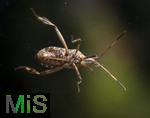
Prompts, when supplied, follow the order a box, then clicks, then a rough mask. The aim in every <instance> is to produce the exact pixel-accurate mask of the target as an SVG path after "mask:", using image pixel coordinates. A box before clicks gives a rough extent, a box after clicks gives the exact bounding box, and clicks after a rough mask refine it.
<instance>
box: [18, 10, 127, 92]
mask: <svg viewBox="0 0 150 118" xmlns="http://www.w3.org/2000/svg"><path fill="white" fill-rule="evenodd" d="M31 10H32V12H33V14H34V15H35V17H36V18H37V19H38V20H39V21H41V22H42V23H44V24H46V25H49V26H51V27H53V28H54V30H55V31H56V33H57V36H58V38H59V40H60V41H61V43H62V45H63V46H64V48H61V47H55V46H50V47H47V48H43V49H41V50H40V51H39V52H38V53H37V59H38V61H39V62H40V64H41V65H43V66H45V68H46V70H44V71H40V72H39V71H38V70H36V69H34V68H30V67H27V66H19V67H17V68H15V69H16V70H20V69H23V70H26V71H27V72H28V73H31V74H35V75H47V74H51V73H54V72H57V71H60V70H62V69H64V68H68V69H74V70H75V72H76V74H77V76H78V80H77V88H78V92H80V87H79V85H80V84H81V82H82V77H81V75H80V72H79V70H78V67H86V68H88V69H90V70H93V69H92V68H91V67H90V66H89V64H94V65H95V66H96V67H101V68H102V69H103V70H104V71H105V72H107V73H108V74H109V75H110V76H111V77H112V78H113V79H114V80H115V81H116V82H118V83H119V85H120V86H121V87H122V88H123V89H124V90H126V88H125V87H124V85H123V84H122V83H121V82H120V81H119V80H117V79H116V78H115V77H114V75H112V74H111V73H110V72H109V71H108V70H107V69H106V68H105V67H104V66H103V65H102V64H100V63H99V62H98V61H97V60H98V59H100V58H102V57H103V55H104V54H105V53H106V52H107V51H108V50H109V49H110V48H111V47H113V46H114V44H115V43H116V42H117V41H118V40H119V39H120V38H121V37H122V36H123V35H124V34H125V31H124V32H123V33H121V34H120V35H119V36H118V37H117V38H116V40H115V41H114V42H112V44H111V45H109V46H108V47H107V48H106V49H105V50H104V51H103V52H102V53H101V55H100V56H97V55H94V56H85V55H84V54H83V53H82V52H80V51H79V49H80V43H81V39H76V40H73V41H72V43H77V47H76V49H68V46H67V44H66V42H65V40H64V38H63V36H62V34H61V32H60V31H59V29H58V28H57V26H56V25H55V24H53V23H52V22H51V21H49V20H48V19H47V18H45V17H41V16H39V15H37V13H36V12H35V11H34V10H33V9H31Z"/></svg>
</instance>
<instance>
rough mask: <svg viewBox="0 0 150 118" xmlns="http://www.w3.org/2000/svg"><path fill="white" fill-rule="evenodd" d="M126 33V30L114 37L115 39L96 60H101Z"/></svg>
mask: <svg viewBox="0 0 150 118" xmlns="http://www.w3.org/2000/svg"><path fill="white" fill-rule="evenodd" d="M126 32H127V31H126V30H124V31H123V32H121V33H120V34H119V35H118V36H117V37H116V39H115V40H114V41H113V42H112V43H111V44H110V45H108V46H107V47H106V48H105V49H104V50H103V51H102V52H101V54H100V55H99V57H98V59H100V58H102V57H103V56H104V55H105V54H106V53H107V52H108V51H109V50H110V49H111V48H112V47H113V46H114V45H115V44H116V43H117V42H118V40H119V39H121V38H122V37H123V36H124V35H125V34H126Z"/></svg>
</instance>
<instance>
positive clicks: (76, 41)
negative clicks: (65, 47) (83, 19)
mask: <svg viewBox="0 0 150 118" xmlns="http://www.w3.org/2000/svg"><path fill="white" fill-rule="evenodd" d="M72 43H77V47H76V52H75V54H74V55H76V54H77V52H78V51H79V50H80V45H81V39H80V38H78V39H75V40H72Z"/></svg>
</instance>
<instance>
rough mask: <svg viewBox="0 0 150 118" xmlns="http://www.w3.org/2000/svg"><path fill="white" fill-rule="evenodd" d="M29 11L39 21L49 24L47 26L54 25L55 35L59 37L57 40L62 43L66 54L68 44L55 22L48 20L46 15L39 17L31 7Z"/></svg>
mask: <svg viewBox="0 0 150 118" xmlns="http://www.w3.org/2000/svg"><path fill="white" fill-rule="evenodd" d="M31 11H32V12H33V14H34V16H35V17H36V18H37V19H38V20H39V21H41V22H42V23H44V24H46V25H49V26H52V27H54V29H55V31H56V33H57V36H58V38H59V40H60V41H61V43H62V44H63V46H64V48H65V49H66V54H68V46H67V44H66V41H65V39H64V37H63V36H62V34H61V32H60V31H59V29H58V28H57V26H56V25H55V24H53V23H52V22H51V21H50V20H48V19H47V18H46V17H41V16H39V15H38V14H37V13H36V12H35V11H34V9H33V8H31Z"/></svg>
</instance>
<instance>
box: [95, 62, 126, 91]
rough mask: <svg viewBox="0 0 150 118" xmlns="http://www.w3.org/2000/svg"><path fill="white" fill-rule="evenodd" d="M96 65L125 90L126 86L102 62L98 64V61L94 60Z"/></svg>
mask: <svg viewBox="0 0 150 118" xmlns="http://www.w3.org/2000/svg"><path fill="white" fill-rule="evenodd" d="M96 67H101V68H102V69H103V70H104V71H105V72H106V73H107V74H108V75H110V76H111V78H112V79H114V80H115V81H116V82H117V83H118V84H119V85H120V86H121V87H122V88H123V90H124V91H126V87H125V86H124V85H123V84H122V83H121V82H120V81H119V80H118V79H117V78H116V77H115V76H114V75H113V74H112V73H111V72H110V71H109V70H108V69H106V68H105V67H104V66H103V65H102V64H100V63H99V62H97V61H96Z"/></svg>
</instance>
